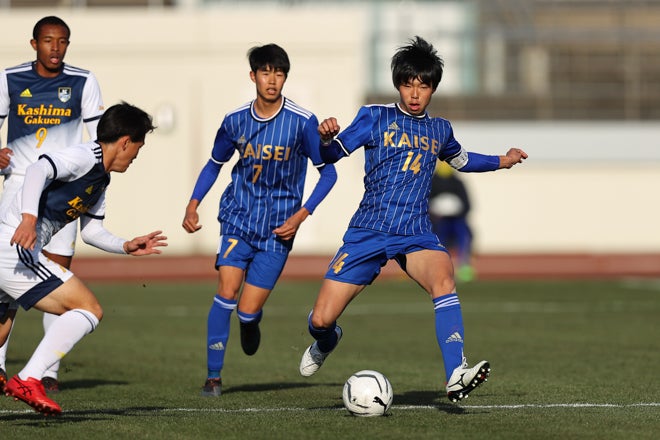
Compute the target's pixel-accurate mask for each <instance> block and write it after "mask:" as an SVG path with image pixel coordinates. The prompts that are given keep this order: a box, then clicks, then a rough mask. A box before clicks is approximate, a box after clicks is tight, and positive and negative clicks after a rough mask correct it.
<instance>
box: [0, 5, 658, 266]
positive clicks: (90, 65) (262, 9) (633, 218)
mask: <svg viewBox="0 0 660 440" xmlns="http://www.w3.org/2000/svg"><path fill="white" fill-rule="evenodd" d="M45 15H58V16H60V17H61V18H63V19H64V20H65V21H66V22H67V23H68V24H69V25H70V27H71V29H72V36H71V41H72V43H71V46H70V48H69V52H68V54H67V58H66V61H67V62H68V63H70V64H72V65H75V66H79V67H83V68H87V69H89V70H92V71H93V72H94V73H95V74H96V76H97V77H98V80H99V82H100V84H101V88H102V91H103V94H104V100H105V102H106V105H111V104H113V103H116V102H118V101H120V100H125V101H128V102H130V103H133V104H136V105H138V106H140V107H142V108H144V109H146V110H147V111H149V112H150V113H152V114H154V115H155V117H156V123H157V125H158V126H159V129H158V130H157V131H156V132H155V133H154V134H153V135H151V137H150V138H148V139H147V147H146V148H145V149H144V150H143V152H142V153H141V155H140V158H139V159H138V161H137V162H136V163H135V164H134V166H133V167H132V168H131V170H130V171H129V172H128V173H127V174H126V175H118V176H115V177H114V178H113V182H114V183H113V186H112V187H111V189H110V193H109V199H110V200H109V210H108V211H109V212H108V219H107V221H106V224H107V226H108V228H109V229H111V230H113V231H115V232H116V233H118V234H120V235H122V236H125V237H133V236H135V235H137V234H143V233H146V232H148V231H151V230H154V229H163V230H164V231H165V233H166V234H167V235H168V236H169V237H170V247H169V248H168V249H167V250H166V252H167V257H164V256H161V257H154V258H145V259H138V260H134V259H129V258H119V257H114V258H113V257H106V255H104V254H102V253H101V252H99V251H97V250H95V249H93V248H90V247H88V246H85V245H83V244H80V245H79V248H78V252H77V258H76V259H75V260H74V271H76V272H77V273H78V274H79V275H80V276H81V277H82V278H84V279H104V278H114V277H124V278H150V277H177V278H179V277H182V276H183V277H191V278H195V277H201V278H211V277H213V276H214V274H215V272H214V270H213V268H212V255H213V254H214V253H215V251H216V245H217V229H218V228H217V222H216V220H215V216H216V214H217V201H218V199H219V196H220V194H221V191H222V190H223V189H224V185H225V184H226V183H227V182H228V180H229V179H228V175H229V171H228V170H227V169H224V170H223V171H222V173H221V177H220V179H219V181H218V182H217V183H216V186H215V187H214V189H213V190H212V192H211V193H209V195H208V196H207V199H206V200H205V201H204V203H203V205H202V209H201V211H200V213H201V215H202V224H203V225H204V228H203V229H202V230H201V231H199V232H198V233H197V234H194V235H188V234H186V233H185V232H184V231H183V229H182V228H181V226H180V224H181V219H182V217H183V211H184V208H185V205H186V203H187V200H188V198H189V196H190V192H191V191H192V187H193V185H194V181H195V179H196V176H197V173H198V172H199V170H200V168H201V167H202V166H203V164H204V163H205V162H206V160H207V158H208V155H209V152H210V148H211V145H212V141H213V138H214V135H215V131H216V130H217V128H218V126H219V124H220V122H221V120H222V117H223V116H224V114H225V113H226V112H228V111H230V110H232V109H233V108H235V107H237V106H238V105H240V104H242V103H243V102H246V101H247V100H250V99H252V97H253V95H254V88H253V85H252V83H251V82H250V81H249V79H248V71H249V68H248V65H247V60H246V56H245V54H246V51H247V50H248V49H249V48H250V47H252V46H254V45H258V44H264V43H269V42H276V43H278V44H280V45H282V46H283V47H284V48H285V49H286V50H287V51H288V52H289V55H290V57H291V61H292V70H291V72H290V76H289V81H288V82H287V85H286V87H285V90H284V93H285V95H287V96H288V97H289V98H291V99H293V100H294V101H296V102H298V103H299V104H301V105H303V106H305V107H307V108H309V109H311V110H313V111H314V112H315V113H316V114H317V116H318V117H319V118H324V117H327V116H336V117H337V118H338V119H339V121H340V124H342V125H343V126H346V125H347V124H348V123H350V121H351V120H352V118H353V116H354V115H355V113H356V111H357V109H358V107H359V106H360V105H362V104H365V103H372V102H392V101H394V100H396V98H397V95H396V91H395V90H394V88H393V87H392V85H391V82H390V77H389V73H390V72H389V61H390V57H391V55H392V53H393V51H394V50H395V49H396V48H397V47H398V46H400V45H402V44H404V43H405V42H406V41H407V40H408V39H409V38H411V37H413V36H414V35H421V36H423V37H425V38H426V39H428V40H429V41H431V42H432V43H433V44H434V45H435V46H436V47H437V48H438V50H439V52H440V53H441V54H442V55H443V57H444V59H445V76H444V78H443V81H442V83H441V84H440V87H439V90H438V92H437V93H436V96H435V97H434V101H433V103H432V107H431V108H430V112H431V113H432V114H433V115H437V116H443V117H445V118H448V119H450V120H451V121H452V122H453V124H454V127H455V132H456V136H457V139H458V140H459V141H460V142H461V143H462V144H463V145H464V146H465V147H467V148H468V149H471V150H475V151H480V152H485V153H489V154H501V153H504V152H505V151H506V149H508V148H509V147H513V146H516V147H521V148H523V149H525V150H526V151H527V152H528V153H529V154H530V159H529V160H528V161H527V163H525V164H524V165H523V166H520V167H517V168H515V169H514V170H511V171H503V172H500V173H494V174H482V175H469V174H468V175H464V176H463V177H464V180H465V181H466V183H467V185H468V189H469V191H470V193H471V195H472V199H473V205H474V208H473V212H472V214H471V218H470V220H471V223H472V226H473V228H474V231H475V251H476V253H477V258H476V261H475V265H476V268H477V273H478V274H479V276H481V277H483V278H488V277H520V276H524V277H550V278H552V277H558V276H565V277H566V276H568V277H604V276H622V275H636V276H658V275H660V234H659V233H658V231H657V229H658V225H659V224H660V203H659V202H660V196H659V195H658V191H657V188H660V140H659V139H660V28H659V27H658V26H657V23H658V22H660V1H658V0H647V1H641V0H610V1H607V0H601V1H597V0H473V1H412V0H410V1H386V0H383V1H324V2H316V1H304V0H289V1H240V2H238V1H217V0H216V1H212V0H179V1H176V0H114V1H112V0H60V1H46V0H0V17H1V18H0V36H1V38H0V64H1V66H2V67H9V66H13V65H16V64H18V63H20V62H23V61H27V60H31V59H34V53H33V51H32V49H31V47H30V46H29V40H30V38H31V32H32V27H33V26H34V23H35V22H36V21H37V20H38V19H39V18H41V17H43V16H45ZM1 138H2V139H3V142H4V139H6V127H3V129H2V134H1ZM355 156H356V157H352V158H350V159H347V160H344V161H342V162H340V163H339V166H338V171H339V173H340V179H339V182H338V183H337V185H336V187H335V189H334V190H333V192H332V193H331V195H330V196H329V198H328V199H327V200H326V201H325V202H324V203H323V204H322V205H321V206H320V207H319V208H318V210H317V212H316V213H315V215H314V216H313V217H311V218H310V219H308V220H307V221H306V222H305V224H304V225H303V227H302V230H301V232H300V233H299V236H298V237H297V240H296V246H295V249H294V252H293V253H292V258H291V260H290V262H289V264H288V265H287V269H286V270H285V275H288V276H291V277H295V276H306V275H309V274H312V275H313V276H315V277H317V276H320V275H321V274H322V273H323V271H324V267H325V265H326V264H327V261H328V259H329V258H330V256H331V254H332V253H333V252H334V251H335V250H336V248H337V247H338V245H339V244H340V242H341V236H342V234H343V232H344V230H345V228H346V225H347V222H348V220H349V218H350V216H351V215H352V213H353V211H354V210H355V208H356V206H357V203H358V202H359V200H360V198H361V195H362V190H361V188H362V175H363V172H362V161H361V158H360V157H359V156H360V155H359V154H356V155H355ZM227 168H229V167H227ZM314 174H315V172H314V171H312V174H310V177H311V179H309V181H310V182H314V181H315V180H316V176H315V175H314ZM312 184H313V183H310V184H309V185H308V186H309V187H310V188H311V186H312ZM385 275H392V276H398V275H399V272H398V269H396V268H393V267H389V266H388V268H386V271H385Z"/></svg>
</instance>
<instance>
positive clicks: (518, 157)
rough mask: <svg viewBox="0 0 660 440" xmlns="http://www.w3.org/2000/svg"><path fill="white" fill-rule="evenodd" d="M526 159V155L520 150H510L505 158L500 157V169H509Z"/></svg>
mask: <svg viewBox="0 0 660 440" xmlns="http://www.w3.org/2000/svg"><path fill="white" fill-rule="evenodd" d="M527 157H528V156H527V153H525V152H524V151H523V150H521V149H520V148H511V149H510V150H509V151H507V152H506V156H500V168H511V167H512V166H514V165H515V164H518V163H522V161H523V160H525V159H527Z"/></svg>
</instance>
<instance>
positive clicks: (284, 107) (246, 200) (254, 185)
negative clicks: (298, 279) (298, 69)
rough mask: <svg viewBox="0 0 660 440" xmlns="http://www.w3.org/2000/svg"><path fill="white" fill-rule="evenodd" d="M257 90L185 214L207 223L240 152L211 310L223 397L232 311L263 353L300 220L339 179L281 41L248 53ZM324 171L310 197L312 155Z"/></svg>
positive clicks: (214, 363)
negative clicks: (210, 199)
mask: <svg viewBox="0 0 660 440" xmlns="http://www.w3.org/2000/svg"><path fill="white" fill-rule="evenodd" d="M248 59H249V62H250V69H251V71H250V79H251V80H252V82H254V83H255V85H256V92H257V97H256V99H254V100H253V101H251V102H249V103H247V104H244V105H242V106H241V107H239V108H237V109H236V110H234V111H232V112H230V113H228V114H227V115H226V116H225V118H224V120H223V121H222V124H221V125H220V128H219V129H218V132H217V134H216V137H215V142H214V145H213V150H212V151H211V158H210V159H209V161H208V162H207V164H206V166H204V168H203V169H202V171H201V173H200V175H199V178H198V179H197V183H196V184H195V188H194V190H193V194H192V197H191V199H190V202H189V203H188V206H187V207H186V213H185V217H184V220H183V228H184V229H185V230H186V231H188V232H190V233H192V232H195V231H197V230H199V229H200V228H201V226H200V225H199V224H198V223H199V216H198V214H197V207H198V206H199V204H200V203H201V201H202V199H203V198H204V196H205V195H206V193H207V192H208V191H209V189H210V188H211V186H212V185H213V183H214V182H215V180H216V179H217V177H218V174H219V172H220V168H221V167H222V165H223V164H225V163H227V162H228V161H229V160H230V159H231V157H232V156H233V155H234V153H238V161H237V162H236V164H235V165H234V167H233V169H232V172H231V183H230V184H229V185H228V186H227V188H226V189H225V191H224V193H223V195H222V197H221V199H220V211H219V214H218V221H219V222H220V244H219V247H218V254H217V259H216V262H215V266H216V268H217V269H218V287H217V293H216V294H215V297H214V298H213V303H212V305H211V309H210V311H209V315H208V324H207V364H208V365H207V367H208V374H207V379H206V382H205V384H204V387H203V388H202V395H203V396H220V394H221V392H222V379H221V371H222V367H223V365H224V358H225V349H226V347H227V341H228V339H229V328H230V318H231V314H232V312H233V311H234V309H238V310H237V315H238V319H239V322H240V330H241V347H242V348H243V351H244V352H245V354H247V355H253V354H254V353H256V351H257V349H258V347H259V342H260V339H261V333H260V330H259V322H260V321H261V319H262V315H263V311H262V309H263V307H264V304H265V303H266V300H267V299H268V296H269V295H270V293H271V291H272V289H273V287H274V286H275V283H276V282H277V279H278V278H279V276H280V274H281V272H282V269H283V268H284V264H285V263H286V260H287V257H288V255H289V251H290V250H291V247H292V246H293V240H294V237H295V235H296V232H297V231H298V228H299V227H300V224H301V223H302V222H303V221H304V220H305V219H306V218H307V217H308V216H309V215H310V214H312V213H313V212H314V209H315V208H316V206H317V205H318V204H319V203H320V202H321V201H322V200H323V199H324V198H325V196H326V195H327V194H328V192H330V190H331V189H332V187H333V185H334V184H335V182H336V180H337V174H336V172H335V168H334V166H333V165H325V164H324V163H323V161H322V159H321V156H320V151H319V142H320V138H319V134H318V120H317V119H316V116H314V114H312V113H311V112H309V111H307V110H305V109H304V108H302V107H300V106H298V105H297V104H295V103H294V102H293V101H291V100H289V99H288V98H286V97H284V96H283V95H282V88H283V87H284V83H285V82H286V79H287V77H288V73H289V68H290V63H289V57H288V55H287V53H286V52H285V51H284V49H282V48H281V47H279V46H277V45H276V44H267V45H264V46H260V47H254V48H252V49H250V50H249V52H248ZM308 160H311V162H312V164H313V165H314V167H316V168H317V169H318V170H319V172H320V178H319V180H318V182H317V184H316V186H315V187H314V190H313V191H312V193H311V194H310V195H309V197H308V198H307V200H306V202H305V204H302V197H303V187H304V183H305V176H306V171H307V161H308Z"/></svg>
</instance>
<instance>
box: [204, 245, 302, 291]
mask: <svg viewBox="0 0 660 440" xmlns="http://www.w3.org/2000/svg"><path fill="white" fill-rule="evenodd" d="M288 256H289V254H288V253H280V252H269V251H263V250H260V249H257V248H255V247H253V246H252V245H250V244H249V243H248V242H246V241H245V240H243V239H242V238H241V237H239V236H237V235H221V236H220V244H219V246H218V256H217V259H216V261H215V268H216V269H217V268H219V267H220V266H233V267H238V268H239V269H242V270H244V271H245V282H247V283H250V284H252V285H253V286H256V287H261V288H262V289H268V290H273V288H274V287H275V283H277V280H278V279H279V277H280V275H281V274H282V270H283V269H284V265H285V264H286V260H287V258H288Z"/></svg>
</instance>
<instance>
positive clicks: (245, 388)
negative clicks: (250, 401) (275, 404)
mask: <svg viewBox="0 0 660 440" xmlns="http://www.w3.org/2000/svg"><path fill="white" fill-rule="evenodd" d="M342 385H343V384H338V383H302V382H275V383H257V384H246V385H239V386H233V387H227V388H224V387H223V388H222V394H230V393H250V392H261V391H276V390H288V389H295V388H310V387H319V386H331V387H341V386H342Z"/></svg>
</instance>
